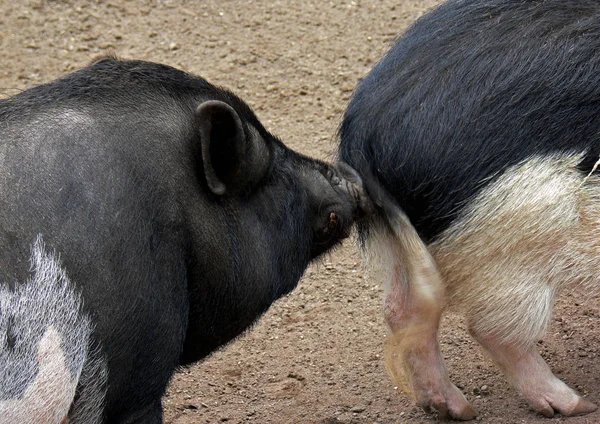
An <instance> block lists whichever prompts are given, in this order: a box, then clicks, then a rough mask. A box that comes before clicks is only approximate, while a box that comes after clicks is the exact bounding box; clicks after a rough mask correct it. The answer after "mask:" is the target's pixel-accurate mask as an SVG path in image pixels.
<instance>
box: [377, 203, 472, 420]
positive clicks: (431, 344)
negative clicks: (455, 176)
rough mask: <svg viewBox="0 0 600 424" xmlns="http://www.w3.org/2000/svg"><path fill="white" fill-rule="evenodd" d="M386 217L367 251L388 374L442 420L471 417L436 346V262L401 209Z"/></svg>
mask: <svg viewBox="0 0 600 424" xmlns="http://www.w3.org/2000/svg"><path fill="white" fill-rule="evenodd" d="M388 218H391V221H392V222H390V226H389V227H385V226H383V225H382V227H380V228H378V229H377V230H373V229H371V230H372V231H371V234H370V237H369V238H368V243H369V246H368V247H369V248H368V249H367V252H370V254H372V255H374V256H375V257H374V258H370V260H371V261H374V260H375V261H377V264H376V266H375V267H373V268H374V269H375V270H377V271H379V272H381V273H382V274H383V275H380V276H378V277H379V278H380V279H381V280H383V281H385V286H386V294H385V299H384V308H385V318H386V321H387V323H388V326H389V328H390V330H391V333H392V334H390V335H389V336H388V339H387V342H386V346H385V358H386V367H387V369H388V372H389V373H390V374H391V376H392V378H393V380H394V381H395V383H396V384H397V385H399V386H400V387H402V388H403V390H404V391H405V392H407V393H409V394H411V395H412V397H413V398H414V400H415V402H416V403H417V404H419V405H420V406H422V407H423V408H424V409H426V410H430V409H435V410H437V411H438V413H439V415H440V417H442V418H447V417H452V418H455V419H463V420H468V419H472V418H474V417H475V410H474V409H473V407H472V406H471V405H470V404H469V402H468V401H467V400H466V398H465V397H464V395H463V394H462V393H461V392H460V390H459V389H458V388H457V387H456V386H455V385H454V384H452V382H451V381H450V379H449V376H448V371H447V369H446V366H445V364H444V360H443V358H442V355H441V352H440V349H439V345H438V342H437V332H438V327H439V322H440V316H441V312H442V309H443V307H444V287H443V285H442V282H441V280H440V276H439V274H438V272H437V268H436V266H435V263H434V262H433V259H432V258H431V256H430V255H429V253H428V251H427V248H426V247H425V245H424V244H423V243H422V241H421V240H420V238H419V237H418V235H417V233H416V231H415V230H414V228H413V227H412V226H411V225H410V223H409V222H408V219H407V218H406V217H405V216H404V214H403V213H402V211H400V210H398V209H396V210H395V212H394V213H392V214H388Z"/></svg>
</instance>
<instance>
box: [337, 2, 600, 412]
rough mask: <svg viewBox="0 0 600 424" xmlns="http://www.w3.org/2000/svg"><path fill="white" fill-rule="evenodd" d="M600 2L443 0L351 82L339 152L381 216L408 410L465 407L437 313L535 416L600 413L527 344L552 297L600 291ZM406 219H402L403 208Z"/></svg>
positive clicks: (373, 240)
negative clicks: (442, 345) (589, 287)
mask: <svg viewBox="0 0 600 424" xmlns="http://www.w3.org/2000/svg"><path fill="white" fill-rule="evenodd" d="M599 116H600V3H598V2H597V1H590V0H583V1H577V2H567V1H562V0H547V1H511V0H461V1H459V0H451V1H448V2H446V3H444V4H443V5H441V6H440V7H438V8H437V9H434V10H433V11H431V12H430V13H428V14H427V15H425V16H423V17H422V18H420V19H419V20H418V21H417V22H416V23H415V24H414V25H413V26H412V27H411V28H410V29H409V30H408V31H407V32H406V33H405V34H404V35H403V36H402V37H401V38H400V39H399V40H398V42H397V43H396V44H395V46H394V47H393V48H392V49H391V51H390V52H389V53H388V54H387V56H386V57H385V58H383V60H382V61H381V62H380V63H379V64H378V65H377V66H376V67H375V68H374V69H373V70H372V71H371V73H370V74H369V75H368V76H367V77H366V78H365V79H364V80H363V81H362V83H361V84H360V85H359V86H358V88H357V89H356V91H355V93H354V95H353V99H352V101H351V103H350V105H349V107H348V109H347V111H346V113H345V117H344V121H343V124H342V127H341V130H340V136H341V146H340V155H341V158H342V159H343V160H344V161H346V162H347V163H349V164H350V165H351V166H353V167H354V168H355V169H356V170H357V171H358V173H359V174H360V175H361V176H362V177H363V180H364V183H365V187H366V189H367V191H369V193H370V194H371V195H372V196H373V198H374V200H375V202H376V203H377V204H378V205H379V207H380V211H381V212H380V214H379V218H373V219H370V220H368V221H366V222H365V223H363V224H361V234H362V237H363V238H364V239H365V241H366V242H367V246H368V249H370V250H372V251H373V253H374V256H377V254H379V256H380V257H381V258H382V259H383V260H382V261H381V264H380V267H379V270H380V271H382V272H383V273H384V274H385V275H383V277H382V278H384V279H385V280H386V284H387V287H388V290H387V292H386V293H387V294H386V298H385V314H386V319H387V322H388V325H389V326H390V328H391V330H392V333H393V334H392V335H391V336H390V338H389V343H388V345H387V347H386V362H387V365H388V369H389V370H390V372H391V373H392V375H393V377H394V379H395V380H396V381H397V382H398V384H401V385H402V386H403V387H404V388H405V389H406V390H407V391H409V392H412V394H413V396H414V398H415V400H416V401H417V403H419V404H420V405H422V406H424V407H433V408H435V409H437V410H438V411H439V413H440V415H442V416H451V417H454V418H458V419H470V418H473V417H474V416H475V410H474V409H473V408H472V407H471V405H470V404H469V403H468V402H467V400H466V399H465V397H464V396H463V394H462V393H461V392H460V390H458V388H456V386H454V384H452V382H451V381H450V379H449V377H448V372H447V370H446V367H445V365H444V362H443V359H442V355H441V353H440V350H439V345H438V341H437V331H438V326H439V320H440V316H441V314H442V311H443V309H444V307H445V306H446V305H457V306H459V307H460V308H462V312H463V313H464V314H465V317H466V321H467V323H468V327H469V331H470V333H471V334H472V335H473V337H474V338H475V339H476V340H477V341H478V342H479V343H480V344H481V345H482V346H483V348H484V349H485V351H486V352H487V353H488V354H489V355H490V356H491V357H492V358H493V359H494V361H495V362H496V363H497V364H499V366H500V367H501V368H502V370H503V372H504V373H505V376H506V378H507V379H508V380H509V381H510V382H511V384H513V385H514V387H515V388H517V389H518V390H519V391H520V392H521V393H522V394H523V396H524V397H525V399H526V400H527V402H528V403H529V404H530V405H531V406H532V407H533V408H534V409H535V410H536V411H538V412H540V413H542V414H544V415H545V416H548V417H551V416H553V415H554V414H555V413H560V414H563V415H574V414H579V413H587V412H591V411H594V410H595V409H596V406H595V405H594V404H592V403H591V402H589V401H587V400H585V399H583V398H582V397H581V396H579V395H578V394H577V393H576V392H575V391H573V390H572V389H571V388H569V387H568V386H567V385H566V384H564V383H563V382H562V381H560V380H559V379H558V378H556V377H555V376H554V375H553V373H552V371H551V370H550V368H549V367H548V365H547V364H546V363H545V362H544V360H543V359H542V357H541V356H540V354H539V352H538V349H536V341H537V340H538V339H539V338H541V337H543V335H544V332H545V330H546V328H547V326H548V324H549V322H550V316H551V311H552V306H553V302H554V297H555V294H556V293H557V292H558V291H559V290H560V288H561V287H564V286H565V285H566V284H567V283H583V284H593V285H597V282H598V281H599V280H600V238H599V237H598V234H599V231H600V178H599V177H598V174H597V173H596V172H595V170H596V166H597V164H598V163H599V161H598V159H599V156H600V119H599ZM404 213H405V214H406V216H405V215H404Z"/></svg>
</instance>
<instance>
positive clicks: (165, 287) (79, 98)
mask: <svg viewBox="0 0 600 424" xmlns="http://www.w3.org/2000/svg"><path fill="white" fill-rule="evenodd" d="M0 162H1V164H2V166H1V169H0V223H1V224H0V246H2V249H1V252H0V272H1V281H5V282H8V283H9V284H10V285H11V287H13V288H14V286H15V285H16V283H14V284H13V283H12V282H14V281H26V279H27V268H28V267H27V266H26V263H27V258H28V257H29V246H30V244H31V243H32V242H33V241H34V240H35V239H36V237H38V235H42V236H43V238H44V241H45V243H46V245H47V248H48V249H50V250H52V251H55V252H56V253H57V254H58V255H59V256H60V259H61V264H62V266H63V267H64V269H65V270H66V272H67V273H68V275H69V277H70V279H71V281H72V282H73V285H74V289H73V290H74V291H75V292H77V293H80V294H81V298H82V302H83V307H82V308H83V313H84V314H85V316H86V317H89V321H90V323H91V326H92V327H91V328H92V329H93V330H92V332H91V334H90V336H89V338H90V341H89V351H90V352H98V353H97V355H96V356H94V358H96V360H94V361H91V362H90V361H88V362H86V363H85V364H84V366H83V369H82V373H83V375H88V374H89V371H90V370H89V367H90V366H92V365H93V366H94V367H95V369H98V370H101V369H104V370H105V372H106V375H107V379H106V385H105V386H103V387H105V388H106V389H105V390H104V392H100V393H99V395H97V396H96V399H95V401H96V402H102V405H103V407H102V408H101V411H102V412H101V417H94V416H89V415H88V416H87V417H86V418H85V419H78V417H81V416H83V414H81V413H79V411H80V410H81V409H86V408H87V409H88V410H91V409H93V408H91V409H90V408H89V407H88V405H86V404H85V402H90V400H89V399H88V398H87V397H85V396H84V397H83V399H88V400H86V401H85V402H84V401H82V400H81V396H80V394H81V393H85V392H86V390H87V391H88V392H89V391H90V390H89V388H88V387H87V386H85V384H82V383H81V381H80V384H79V385H78V387H77V394H76V396H75V401H74V403H73V405H72V407H71V412H70V413H69V416H68V417H66V420H69V419H70V420H71V422H75V421H80V422H86V423H87V422H91V421H97V422H107V423H159V422H162V407H161V396H162V395H163V394H164V392H165V389H166V387H167V384H168V382H169V379H170V377H171V375H172V374H173V371H174V369H175V368H176V367H177V366H179V365H186V364H190V363H192V362H194V361H198V360H200V359H202V358H203V357H205V356H206V355H208V354H209V353H210V352H212V351H213V350H215V349H216V348H218V347H219V346H222V345H224V344H226V343H227V342H229V341H230V340H232V339H233V338H235V337H236V336H238V335H239V334H240V333H242V332H243V331H244V330H245V329H246V328H248V326H250V325H251V324H252V323H253V322H254V321H255V320H256V319H257V318H258V317H259V316H260V315H261V314H263V313H264V312H265V311H266V310H267V309H268V308H269V306H270V305H271V303H272V302H273V301H274V300H276V299H278V298H279V297H281V296H283V295H285V294H286V293H289V292H290V291H291V290H292V289H293V288H294V287H295V286H296V284H297V282H298V280H299V278H300V277H301V276H302V273H303V272H304V270H305V268H306V267H307V265H308V264H309V262H310V261H311V260H313V259H315V258H316V257H318V256H319V255H321V254H322V253H324V252H326V251H327V250H329V249H331V248H332V247H333V246H334V245H336V244H337V243H338V242H339V241H340V240H341V239H343V238H344V237H346V236H347V235H348V232H349V231H350V227H351V225H352V223H353V221H354V219H355V217H356V216H357V215H359V214H361V213H363V212H364V211H365V210H366V209H367V208H368V200H367V199H366V198H365V197H364V195H363V191H362V187H361V183H360V179H359V178H358V177H357V176H356V174H355V173H354V172H353V170H352V169H350V168H349V167H348V166H344V165H340V166H337V167H332V166H330V165H327V164H325V163H323V162H320V161H317V160H313V159H309V158H307V157H305V156H302V155H300V154H298V153H295V152H293V151H291V150H290V149H288V148H286V147H285V146H284V145H283V144H282V143H281V141H279V140H278V139H277V138H276V137H274V136H273V135H271V134H270V133H269V132H267V131H266V130H265V128H264V127H263V126H262V125H261V123H260V122H259V121H258V119H257V118H256V116H255V115H254V113H253V112H252V111H251V110H250V108H249V107H248V106H247V105H246V104H245V103H244V102H243V101H242V100H240V99H239V98H238V97H236V96H235V95H233V94H232V93H230V92H229V91H227V90H224V89H220V88H217V87H215V86H213V85H211V84H209V83H208V82H206V81H205V80H204V79H202V78H199V77H196V76H192V75H189V74H187V73H184V72H182V71H179V70H176V69H173V68H171V67H168V66H163V65H159V64H154V63H147V62H141V61H119V60H117V59H114V58H110V57H109V58H102V59H100V60H98V61H96V62H95V63H93V64H92V65H91V66H89V67H87V68H85V69H82V70H80V71H77V72H75V73H72V74H70V75H68V76H66V77H64V78H62V79H59V80H57V81H54V82H51V83H49V84H46V85H42V86H39V87H36V88H32V89H29V90H27V91H24V92H22V93H20V94H18V95H16V96H14V97H12V98H9V99H5V100H1V101H0ZM1 313H3V314H4V313H5V312H1ZM8 331H11V330H10V325H9V329H8ZM58 334H60V332H59V333H58ZM18 336H19V335H18V334H17V337H18ZM97 358H101V359H99V360H100V361H102V362H103V364H104V365H103V366H101V365H102V364H100V365H98V359H97ZM90 364H91V365H90ZM42 365H43V364H40V365H39V366H40V367H42ZM2 366H5V364H0V367H2ZM63 368H64V367H63ZM86 373H87V374H86ZM92 380H93V379H92ZM86 381H88V383H89V381H90V379H87V380H86ZM0 384H1V383H0ZM24 384H25V383H24ZM90 384H91V383H90ZM102 397H103V399H102ZM99 398H100V399H99Z"/></svg>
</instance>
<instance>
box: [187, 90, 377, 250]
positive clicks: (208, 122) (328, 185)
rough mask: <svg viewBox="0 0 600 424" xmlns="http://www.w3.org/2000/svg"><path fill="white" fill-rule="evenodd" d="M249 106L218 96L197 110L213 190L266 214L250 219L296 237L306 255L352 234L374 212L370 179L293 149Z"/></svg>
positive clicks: (208, 181) (296, 247)
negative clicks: (239, 106)
mask: <svg viewBox="0 0 600 424" xmlns="http://www.w3.org/2000/svg"><path fill="white" fill-rule="evenodd" d="M245 109H246V108H243V107H242V111H241V113H238V111H236V110H235V109H234V108H233V107H232V106H230V105H228V104H227V103H224V102H221V101H216V100H211V101H207V102H204V103H202V104H201V105H200V106H199V107H198V108H197V110H196V119H197V124H198V127H199V131H200V135H201V137H200V138H201V151H202V162H203V172H204V177H205V180H206V184H207V186H208V189H209V191H210V192H212V195H214V196H216V197H218V198H221V199H222V200H223V202H224V203H228V202H233V203H237V205H238V208H245V209H247V210H248V211H253V212H255V214H256V215H259V216H256V218H257V219H256V221H255V222H254V223H253V222H249V225H250V226H252V225H253V224H258V223H262V224H266V226H267V227H266V228H264V230H265V231H266V232H273V233H277V232H279V233H282V234H283V235H285V236H286V237H289V238H288V242H289V243H292V246H290V247H291V248H292V249H293V250H295V251H296V255H297V256H296V257H297V259H298V260H299V261H300V262H306V261H307V260H311V259H314V258H315V257H317V256H319V255H321V254H322V253H324V252H326V251H328V250H329V249H330V248H331V247H333V246H335V245H336V244H338V243H339V242H340V241H341V240H342V239H344V238H346V237H348V235H349V233H350V230H351V227H352V224H353V223H354V221H355V219H356V218H358V217H359V216H361V215H364V214H366V213H368V211H369V208H370V202H369V200H368V198H367V196H366V195H365V192H364V190H363V187H362V181H361V179H360V177H359V176H358V174H357V173H356V172H355V171H354V170H353V169H352V168H351V167H350V166H349V165H346V164H344V163H338V164H336V165H335V166H333V165H330V164H327V163H325V162H322V161H318V160H314V159H311V158H308V157H306V156H303V155H300V154H298V153H296V152H294V151H292V150H290V149H288V148H287V147H285V146H284V145H283V143H281V142H280V141H279V140H278V139H277V138H275V137H274V136H272V135H271V134H269V133H268V132H267V131H266V130H265V129H264V128H263V127H262V125H260V123H259V122H258V120H257V119H256V118H255V117H254V115H253V114H251V115H248V112H249V111H248V110H245ZM244 114H246V115H247V116H243V115H244ZM238 202H239V203H238ZM236 212H239V213H240V214H241V215H245V214H246V212H247V211H242V210H237V211H236ZM259 212H262V214H263V216H262V217H261V216H260V213H259ZM267 217H268V218H269V219H268V220H267V221H266V222H265V221H264V219H265V218H267ZM261 218H262V219H261ZM282 221H288V225H289V226H288V225H285V224H283V222H282ZM269 223H271V224H273V227H272V228H268V224H269ZM292 229H293V230H294V231H291V232H290V233H286V231H289V230H292ZM289 243H288V244H289ZM294 243H296V244H295V245H294ZM279 248H280V249H281V248H282V246H279Z"/></svg>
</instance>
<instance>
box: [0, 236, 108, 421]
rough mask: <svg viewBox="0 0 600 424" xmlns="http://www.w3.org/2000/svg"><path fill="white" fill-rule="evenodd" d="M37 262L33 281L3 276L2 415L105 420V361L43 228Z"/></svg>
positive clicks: (0, 293) (34, 255) (33, 257)
mask: <svg viewBox="0 0 600 424" xmlns="http://www.w3.org/2000/svg"><path fill="white" fill-rule="evenodd" d="M30 262H31V270H32V276H31V277H30V279H29V280H28V281H27V283H26V284H16V285H15V288H14V290H11V289H10V288H9V287H8V286H7V285H1V284H0V423H48V424H55V423H56V424H61V423H74V422H85V423H99V422H101V419H102V405H103V399H104V391H105V389H104V387H105V382H106V367H105V364H104V361H103V360H102V358H101V357H100V354H99V352H97V351H96V350H94V349H92V348H91V339H90V335H91V332H92V324H91V322H90V319H89V318H88V317H87V316H86V314H84V313H83V311H82V301H81V298H80V296H79V295H78V294H76V293H75V291H74V288H73V285H72V283H71V282H70V281H69V278H68V277H67V275H66V273H65V271H64V270H63V269H62V268H61V267H60V263H59V261H58V260H57V259H56V258H55V257H54V255H52V254H50V253H47V252H46V251H45V246H44V243H43V241H42V239H41V237H39V236H38V238H37V240H36V242H35V243H34V245H33V247H32V253H31V259H30Z"/></svg>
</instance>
